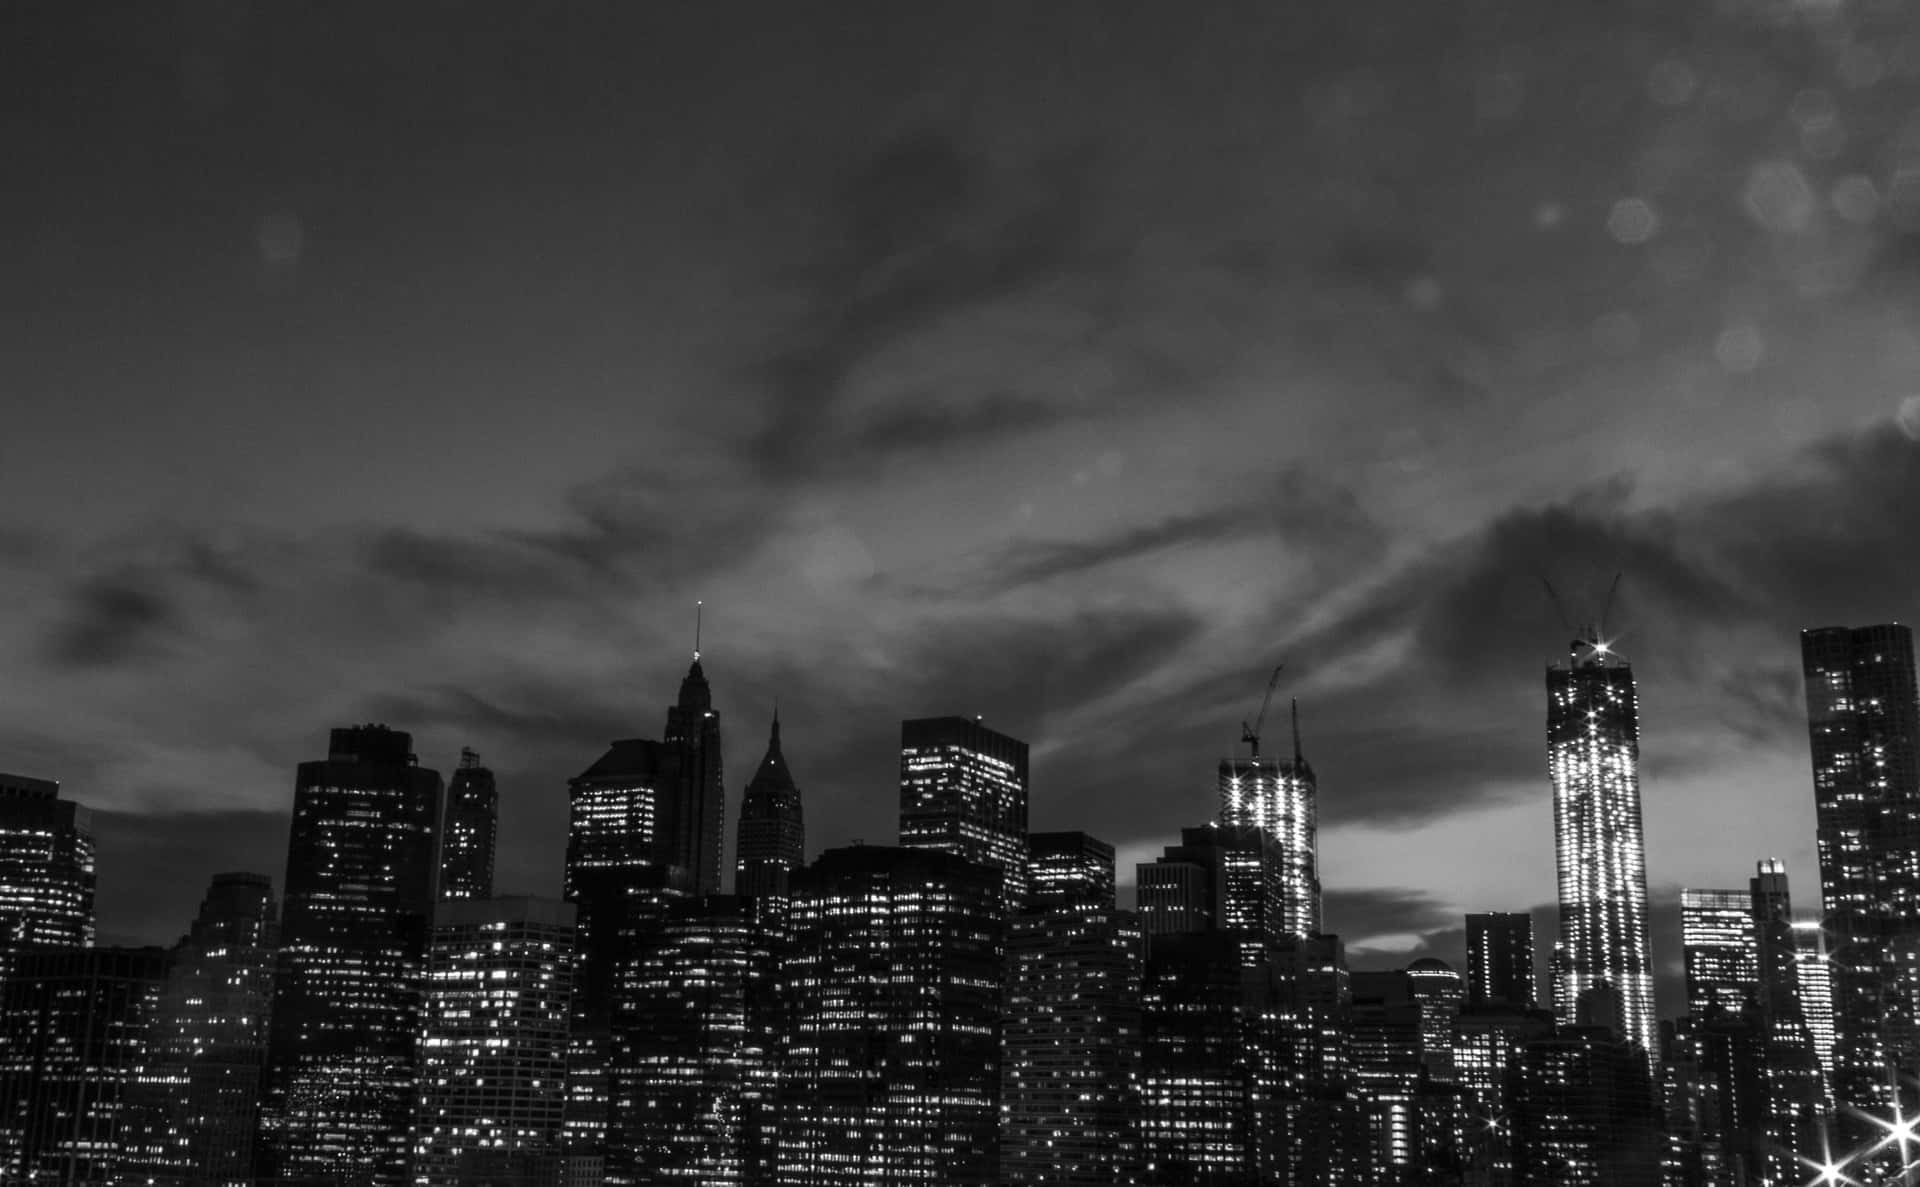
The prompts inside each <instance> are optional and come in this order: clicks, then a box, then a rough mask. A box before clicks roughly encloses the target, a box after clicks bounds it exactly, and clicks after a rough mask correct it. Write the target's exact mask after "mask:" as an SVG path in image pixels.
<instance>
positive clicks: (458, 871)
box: [440, 749, 500, 898]
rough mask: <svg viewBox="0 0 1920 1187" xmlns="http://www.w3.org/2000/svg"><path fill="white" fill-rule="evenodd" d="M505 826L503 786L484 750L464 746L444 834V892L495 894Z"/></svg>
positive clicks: (445, 894)
mask: <svg viewBox="0 0 1920 1187" xmlns="http://www.w3.org/2000/svg"><path fill="white" fill-rule="evenodd" d="M499 828H500V792H499V791H498V789H496V788H495V787H494V783H493V772H492V771H490V770H488V769H487V768H486V767H483V766H481V765H480V756H479V755H478V754H475V753H474V752H473V751H471V750H467V749H462V750H461V751H460V769H459V770H457V771H455V772H454V773H453V782H452V783H450V784H449V785H448V787H447V821H446V826H445V827H444V828H443V829H442V830H441V834H440V897H441V898H492V897H493V849H494V838H495V835H496V834H497V832H498V831H499Z"/></svg>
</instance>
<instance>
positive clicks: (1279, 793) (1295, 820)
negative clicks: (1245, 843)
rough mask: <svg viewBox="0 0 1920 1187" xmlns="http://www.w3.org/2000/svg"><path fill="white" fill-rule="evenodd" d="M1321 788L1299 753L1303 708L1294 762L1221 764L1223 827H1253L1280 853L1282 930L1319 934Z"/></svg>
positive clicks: (1264, 759)
mask: <svg viewBox="0 0 1920 1187" xmlns="http://www.w3.org/2000/svg"><path fill="white" fill-rule="evenodd" d="M1319 795H1320V793H1319V787H1318V784H1316V783H1315V781H1314V777H1313V768H1312V767H1311V766H1308V765H1307V760H1306V756H1305V755H1303V754H1302V753H1301V751H1300V706H1299V704H1298V703H1295V705H1294V706H1293V758H1292V760H1291V761H1288V760H1283V759H1279V758H1275V757H1273V756H1271V755H1261V754H1255V755H1253V756H1252V757H1249V758H1224V759H1221V760H1220V823H1221V824H1222V825H1225V826H1228V827H1233V826H1244V825H1251V826H1253V827H1255V828H1258V829H1260V830H1262V831H1263V832H1265V833H1266V834H1267V836H1269V837H1271V838H1273V841H1274V844H1275V845H1276V846H1278V848H1279V851H1280V870H1281V873H1280V880H1281V889H1280V911H1281V922H1280V931H1281V932H1283V933H1284V934H1286V935H1291V936H1309V935H1312V934H1313V933H1315V932H1317V931H1319V930H1320V868H1319V857H1318V839H1317V838H1318V829H1319V824H1318V813H1319Z"/></svg>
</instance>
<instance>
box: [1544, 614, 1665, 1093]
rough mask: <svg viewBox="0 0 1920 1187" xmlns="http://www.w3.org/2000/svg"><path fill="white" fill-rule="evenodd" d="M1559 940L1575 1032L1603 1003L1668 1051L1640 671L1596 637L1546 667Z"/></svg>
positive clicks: (1649, 1043)
mask: <svg viewBox="0 0 1920 1187" xmlns="http://www.w3.org/2000/svg"><path fill="white" fill-rule="evenodd" d="M1547 766H1548V770H1549V772H1550V773H1551V775H1552V778H1553V827H1554V841H1555V846H1554V848H1555V858H1556V864H1557V866H1558V870H1559V883H1560V941H1559V944H1558V946H1557V947H1556V949H1555V953H1554V955H1555V959H1554V972H1555V976H1556V981H1557V983H1556V985H1555V988H1554V1008H1555V1009H1556V1010H1557V1011H1558V1013H1559V1016H1560V1019H1561V1021H1562V1022H1566V1023H1573V1022H1575V1021H1577V1020H1578V1019H1579V1018H1580V1017H1581V1016H1582V1014H1583V1013H1585V1012H1591V1011H1592V1010H1593V1009H1594V1008H1595V1007H1596V1006H1597V1005H1598V1003H1599V1002H1600V1001H1602V1000H1604V1001H1606V1002H1607V1003H1608V1008H1607V1010H1606V1012H1607V1013H1608V1014H1609V1015H1610V1018H1611V1024H1612V1025H1613V1027H1614V1028H1615V1030H1617V1031H1618V1032H1619V1034H1620V1035H1621V1036H1622V1037H1623V1038H1626V1039H1628V1040H1630V1041H1632V1042H1635V1043H1638V1044H1640V1049H1641V1051H1642V1052H1643V1053H1645V1055H1646V1057H1647V1058H1648V1059H1649V1060H1651V1059H1652V1058H1654V1056H1655V1054H1656V1053H1657V1051H1658V1047H1657V1040H1656V1037H1655V1033H1654V1017H1653V960H1652V956H1651V954H1650V952H1649V948H1648V942H1647V855H1646V842H1645V839H1644V837H1643V834H1642V832H1641V824H1640V709H1639V697H1638V694H1637V693H1636V692H1635V689H1634V682H1633V669H1632V668H1631V667H1629V666H1628V665H1627V663H1626V662H1625V661H1624V660H1622V659H1621V658H1620V657H1619V656H1618V655H1617V654H1615V653H1614V652H1613V651H1612V650H1611V649H1610V648H1609V646H1608V645H1607V643H1606V642H1605V641H1604V640H1602V639H1601V638H1600V637H1599V635H1598V633H1597V632H1596V631H1594V630H1592V629H1589V630H1588V631H1587V632H1586V633H1585V634H1584V635H1583V636H1581V637H1580V638H1577V639H1575V640H1573V642H1572V644H1571V654H1570V656H1569V659H1568V663H1567V666H1566V667H1564V668H1549V669H1547Z"/></svg>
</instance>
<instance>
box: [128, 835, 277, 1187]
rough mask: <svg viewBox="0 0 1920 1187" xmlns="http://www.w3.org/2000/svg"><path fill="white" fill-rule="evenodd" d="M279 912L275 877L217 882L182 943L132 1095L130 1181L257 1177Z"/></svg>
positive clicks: (228, 877) (241, 876)
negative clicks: (255, 1157) (258, 1129)
mask: <svg viewBox="0 0 1920 1187" xmlns="http://www.w3.org/2000/svg"><path fill="white" fill-rule="evenodd" d="M278 907H279V904H277V903H276V902H275V901H274V897H273V881H272V879H270V878H268V877H267V876H266V875H265V874H248V873H231V874H216V875H214V878H213V881H212V883H211V884H210V885H209V886H208V887H207V893H206V897H205V898H203V899H202V900H201V901H200V910H199V913H198V914H197V915H196V916H195V917H194V920H193V924H192V927H191V928H190V930H189V931H188V932H187V935H186V936H185V938H183V939H182V940H181V941H180V943H179V944H178V945H176V946H175V947H174V950H173V960H172V966H171V968H170V969H169V971H168V973H167V976H166V980H165V982H164V983H163V984H162V986H161V990H160V994H159V997H158V999H157V1001H156V1002H155V1005H154V1011H153V1017H152V1024H151V1026H150V1027H149V1031H148V1036H147V1051H146V1057H145V1060H144V1062H143V1064H142V1067H141V1072H140V1075H139V1077H138V1082H137V1083H136V1084H135V1085H134V1087H133V1089H132V1090H131V1092H130V1093H129V1097H128V1103H129V1107H130V1109H131V1110H132V1112H133V1114H134V1122H133V1125H132V1128H131V1133H132V1136H131V1137H130V1138H129V1139H128V1140H127V1142H126V1143H125V1146H124V1151H123V1153H124V1161H123V1168H124V1176H125V1178H126V1180H127V1181H128V1182H140V1183H144V1182H149V1181H153V1182H160V1183H175V1182H180V1183H193V1184H223V1185H224V1184H236V1183H240V1184H244V1183H249V1182H251V1181H252V1180H251V1176H252V1174H253V1136H254V1130H255V1128H256V1127H257V1125H258V1123H259V1119H260V1094H261V1088H262V1080H263V1077H264V1075H265V1071H266V1062H267V1018H268V1015H269V1013H270V1012H271V1010H272V1007H273V967H274V961H275V959H276V956H277V953H278V948H279V910H278Z"/></svg>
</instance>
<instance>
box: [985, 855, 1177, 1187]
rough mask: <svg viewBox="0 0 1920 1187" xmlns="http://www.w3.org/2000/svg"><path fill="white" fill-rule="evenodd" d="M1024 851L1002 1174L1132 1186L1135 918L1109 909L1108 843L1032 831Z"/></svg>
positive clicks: (1006, 1038)
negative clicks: (1026, 864) (1024, 905)
mask: <svg viewBox="0 0 1920 1187" xmlns="http://www.w3.org/2000/svg"><path fill="white" fill-rule="evenodd" d="M1029 854H1030V858H1031V864H1030V871H1031V874H1032V879H1031V881H1032V892H1031V906H1030V907H1029V909H1028V910H1026V911H1022V912H1020V913H1018V914H1016V915H1014V916H1013V918H1012V919H1011V920H1010V921H1009V924H1008V934H1007V975H1006V983H1007V1004H1006V1014H1005V1020H1004V1025H1003V1029H1002V1040H1001V1079H1000V1085H1001V1118H1002V1123H1001V1143H1000V1163H1001V1176H1002V1181H1003V1182H1005V1183H1009V1184H1043V1183H1060V1184H1068V1183H1082V1184H1110V1183H1129V1182H1136V1181H1138V1179H1137V1176H1138V1175H1139V1174H1140V1166H1139V1150H1138V1126H1139V1120H1140V1058H1141V1042H1142V1035H1141V1019H1140V988H1141V986H1140V979H1141V972H1142V966H1141V962H1142V958H1143V957H1144V955H1145V949H1144V945H1143V944H1142V937H1141V934H1140V926H1139V922H1138V921H1137V920H1136V919H1135V917H1134V915H1133V914H1132V912H1128V911H1116V910H1115V909H1114V871H1113V846H1111V845H1109V844H1107V843H1106V842H1104V841H1101V840H1098V839H1096V838H1094V837H1090V836H1088V835H1087V834H1085V833H1035V834H1033V835H1032V837H1030V838H1029Z"/></svg>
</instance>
